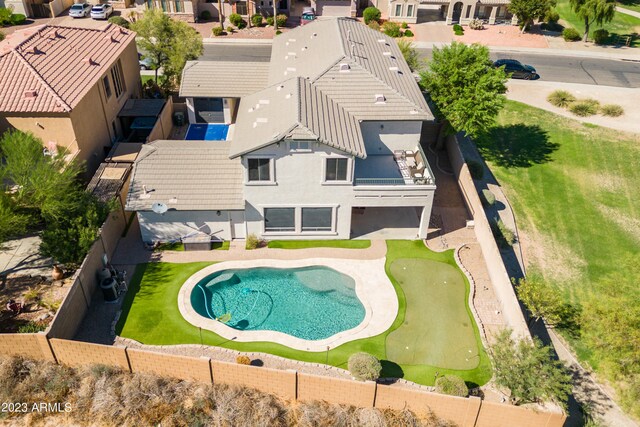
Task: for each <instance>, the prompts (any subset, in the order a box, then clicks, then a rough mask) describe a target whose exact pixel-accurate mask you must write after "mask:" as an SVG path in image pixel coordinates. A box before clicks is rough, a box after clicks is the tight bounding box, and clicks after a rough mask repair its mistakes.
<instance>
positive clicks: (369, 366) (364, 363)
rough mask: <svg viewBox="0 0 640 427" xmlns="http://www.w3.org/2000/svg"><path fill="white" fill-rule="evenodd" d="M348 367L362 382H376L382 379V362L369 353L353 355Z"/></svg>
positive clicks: (350, 357)
mask: <svg viewBox="0 0 640 427" xmlns="http://www.w3.org/2000/svg"><path fill="white" fill-rule="evenodd" d="M347 365H348V368H349V372H351V375H353V377H354V378H355V379H357V380H360V381H375V380H377V379H378V378H380V372H382V365H381V364H380V361H379V360H378V359H376V358H375V356H372V355H370V354H369V353H362V352H361V353H354V354H352V355H351V356H349V361H348V362H347Z"/></svg>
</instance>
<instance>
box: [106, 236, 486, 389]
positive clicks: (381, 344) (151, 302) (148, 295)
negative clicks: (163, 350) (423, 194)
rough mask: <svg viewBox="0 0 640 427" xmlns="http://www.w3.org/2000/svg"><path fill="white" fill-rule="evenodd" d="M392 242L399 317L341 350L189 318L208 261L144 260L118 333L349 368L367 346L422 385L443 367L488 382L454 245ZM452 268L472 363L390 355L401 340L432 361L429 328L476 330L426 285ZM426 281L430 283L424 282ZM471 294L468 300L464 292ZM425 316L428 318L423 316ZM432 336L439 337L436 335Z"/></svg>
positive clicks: (398, 373)
mask: <svg viewBox="0 0 640 427" xmlns="http://www.w3.org/2000/svg"><path fill="white" fill-rule="evenodd" d="M387 246H388V252H387V263H386V271H387V274H388V275H389V276H390V278H391V281H392V283H393V285H394V287H395V289H396V292H397V294H398V300H399V305H400V310H399V313H398V316H397V317H396V319H395V321H394V323H393V325H392V326H391V328H390V329H389V330H388V331H386V332H385V333H382V334H380V335H377V336H375V337H371V338H366V339H360V340H356V341H352V342H349V343H345V344H343V345H341V346H339V347H337V348H335V349H331V350H330V351H329V352H328V353H327V352H320V353H312V352H304V351H299V350H294V349H291V348H288V347H285V346H283V345H280V344H274V343H270V342H254V343H239V342H234V341H230V340H227V339H225V338H222V337H221V336H219V335H217V334H214V333H213V332H210V331H206V330H202V331H201V330H200V329H199V328H197V327H195V326H193V325H191V324H190V323H188V322H187V321H186V320H184V319H183V318H182V316H181V315H180V312H179V310H178V305H177V300H178V292H179V290H180V288H181V286H182V285H183V283H184V282H185V281H186V280H187V278H189V276H191V275H192V274H194V273H195V272H197V271H198V270H200V269H202V268H204V267H205V266H207V265H209V264H208V263H190V264H169V263H150V264H141V265H139V266H138V268H137V269H136V272H135V274H134V276H133V277H132V281H131V285H130V286H129V292H128V294H127V296H126V298H125V302H124V304H123V308H122V315H121V316H120V320H119V322H118V325H117V328H116V332H117V334H118V335H120V336H123V337H126V338H132V339H134V340H137V341H140V342H142V343H145V344H152V345H172V344H206V345H214V346H221V347H226V348H230V349H235V350H239V351H248V352H265V353H271V354H275V355H278V356H283V357H287V358H290V359H297V360H302V361H307V362H315V363H328V364H330V365H333V366H338V367H341V368H344V369H346V367H347V359H348V358H349V356H350V355H351V354H353V353H356V352H358V351H365V352H368V353H371V354H373V355H375V356H376V357H378V358H379V359H381V360H382V361H383V376H392V377H404V378H406V379H408V380H411V381H415V382H417V383H420V384H426V385H432V384H433V383H434V377H435V373H436V372H439V373H440V374H445V373H453V374H457V375H459V376H461V377H462V378H464V379H465V380H466V381H467V382H469V383H471V384H484V383H486V382H487V381H488V380H489V379H490V377H491V367H490V363H489V360H488V357H487V355H486V353H485V351H484V349H483V348H482V344H481V341H480V336H479V331H478V328H477V326H476V325H475V323H474V322H473V320H472V317H471V313H470V311H469V308H468V307H467V303H466V301H467V300H466V298H467V296H468V292H469V284H468V283H467V281H466V278H465V277H464V275H463V274H462V272H461V271H460V270H459V269H457V267H456V265H455V261H454V259H453V252H452V251H448V252H444V253H436V252H432V251H430V250H429V249H427V248H426V247H425V246H424V244H423V243H422V242H420V241H415V242H413V241H389V242H387ZM422 261H424V262H425V263H427V264H428V269H429V270H430V271H427V270H425V269H424V268H425V267H422V268H423V270H421V271H420V272H419V273H420V274H411V275H406V277H405V275H404V274H403V275H401V276H402V277H400V280H401V281H402V282H403V283H402V285H400V283H399V282H398V280H396V278H395V277H394V276H393V275H392V273H393V271H395V269H396V268H398V267H400V268H401V267H402V266H403V265H404V266H406V265H407V264H404V263H406V262H410V263H420V262H422ZM427 264H425V265H427ZM452 267H455V270H454V272H455V274H457V275H458V276H459V277H457V278H455V279H454V280H453V281H454V282H456V283H457V286H459V287H463V289H462V288H460V289H457V290H456V292H455V295H457V298H456V297H454V298H453V300H452V301H453V303H454V304H455V305H456V306H459V307H467V308H466V314H467V316H466V319H465V321H466V322H468V323H470V325H471V328H472V330H473V338H474V341H475V352H472V353H469V354H471V362H472V363H470V364H469V365H468V366H469V369H446V368H443V367H442V366H433V365H428V364H426V363H425V362H424V361H423V360H422V359H420V358H415V359H414V360H411V361H409V363H397V362H396V361H394V360H392V359H391V357H390V356H389V355H390V354H397V352H395V350H396V349H395V347H396V346H405V347H406V346H410V348H413V347H414V345H415V346H418V347H419V348H420V351H419V352H417V353H416V354H422V355H423V356H424V360H429V358H430V357H432V356H431V354H430V352H429V348H430V347H431V346H433V347H434V348H437V347H438V346H437V345H436V343H429V342H422V340H421V338H425V336H424V329H425V328H442V329H443V330H446V331H447V332H448V333H449V334H452V335H453V336H456V335H457V334H458V333H461V334H463V335H464V336H465V337H467V336H468V335H467V334H468V330H469V329H468V328H469V326H462V325H460V324H459V320H460V319H459V317H458V316H459V311H456V310H453V311H454V312H456V316H455V317H453V318H450V317H449V315H448V311H446V310H442V309H441V308H438V307H437V306H438V305H439V304H443V301H438V300H437V299H435V298H432V297H431V295H430V294H429V293H428V292H424V289H429V288H430V287H431V286H432V285H430V280H432V279H430V278H427V279H426V281H425V277H424V276H423V275H424V274H426V273H429V274H434V275H435V276H436V279H434V280H435V282H434V283H437V282H439V280H440V279H441V278H442V277H444V276H440V275H439V274H440V272H439V270H440V269H443V270H444V271H445V273H443V274H445V276H447V277H449V276H448V275H451V274H453V276H455V274H454V273H452V270H451V269H452ZM460 278H461V279H462V280H460ZM423 284H424V288H422V286H423ZM405 288H406V291H407V294H406V295H405V291H404V290H405ZM421 290H422V292H421ZM463 295H464V299H462V296H463ZM407 296H408V297H409V298H407ZM425 310H434V311H436V312H438V313H440V315H439V316H437V319H436V318H435V317H432V318H431V321H429V319H428V316H427V318H425V317H424V316H423V314H422V313H423V312H424V311H425ZM463 311H464V309H463ZM425 319H426V321H427V323H422V322H423V320H425ZM414 322H415V323H414ZM434 323H435V324H434ZM391 332H394V336H393V337H391V334H390V333H391ZM430 339H435V338H433V337H431V338H430ZM405 341H407V342H405ZM417 341H419V342H417ZM432 344H433V345H432ZM390 346H393V348H391V349H390ZM450 351H451V354H452V355H453V357H456V355H458V353H459V352H460V349H459V348H457V347H456V348H451V349H450ZM465 351H467V350H465ZM421 362H422V363H421ZM443 363H444V364H448V363H449V362H448V361H447V360H444V362H443Z"/></svg>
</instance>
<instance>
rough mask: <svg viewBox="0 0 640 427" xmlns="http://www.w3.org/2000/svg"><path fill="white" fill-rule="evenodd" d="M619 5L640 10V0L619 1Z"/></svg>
mask: <svg viewBox="0 0 640 427" xmlns="http://www.w3.org/2000/svg"><path fill="white" fill-rule="evenodd" d="M618 5H619V6H621V7H624V8H625V9H629V10H635V11H636V12H640V1H639V0H622V1H619V2H618Z"/></svg>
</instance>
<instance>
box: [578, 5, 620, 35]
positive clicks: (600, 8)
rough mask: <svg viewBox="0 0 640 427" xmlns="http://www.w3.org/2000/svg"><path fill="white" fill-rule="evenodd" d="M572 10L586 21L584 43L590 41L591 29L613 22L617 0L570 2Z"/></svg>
mask: <svg viewBox="0 0 640 427" xmlns="http://www.w3.org/2000/svg"><path fill="white" fill-rule="evenodd" d="M570 3H571V8H572V9H573V11H574V12H575V13H576V15H578V17H579V18H581V19H584V35H583V36H582V40H583V41H585V42H586V41H587V40H588V39H589V27H590V26H591V24H593V23H596V24H597V25H602V24H604V23H605V22H611V20H612V19H613V16H614V15H615V13H616V2H615V0H570Z"/></svg>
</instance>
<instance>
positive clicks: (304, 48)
mask: <svg viewBox="0 0 640 427" xmlns="http://www.w3.org/2000/svg"><path fill="white" fill-rule="evenodd" d="M307 49H309V48H308V47H306V46H302V47H301V48H300V51H302V52H304V51H305V50H307Z"/></svg>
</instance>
